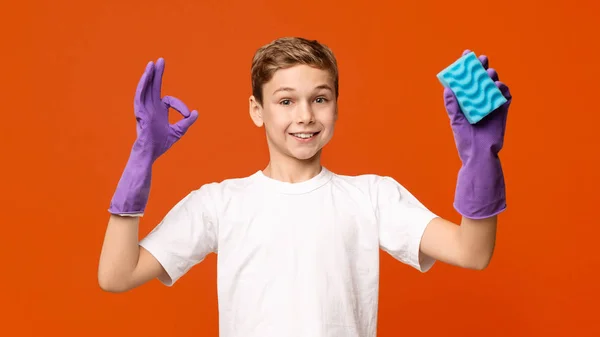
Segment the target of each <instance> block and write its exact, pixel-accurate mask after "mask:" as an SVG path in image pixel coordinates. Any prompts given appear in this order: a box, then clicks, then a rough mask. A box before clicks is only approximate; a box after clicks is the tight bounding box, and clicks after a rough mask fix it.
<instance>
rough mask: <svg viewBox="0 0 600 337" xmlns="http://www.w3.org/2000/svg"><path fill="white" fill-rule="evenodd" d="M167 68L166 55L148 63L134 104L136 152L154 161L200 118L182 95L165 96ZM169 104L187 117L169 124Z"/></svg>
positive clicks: (151, 161)
mask: <svg viewBox="0 0 600 337" xmlns="http://www.w3.org/2000/svg"><path fill="white" fill-rule="evenodd" d="M164 68H165V62H164V60H163V59H162V58H160V59H158V61H157V62H156V65H154V64H153V62H149V63H148V65H147V66H146V71H145V72H144V74H143V75H142V77H141V79H140V81H139V83H138V87H137V91H136V93H135V99H134V105H133V108H134V112H135V117H136V120H137V139H136V141H135V144H134V152H135V153H136V155H139V156H141V157H143V158H144V159H145V160H148V161H149V162H150V163H153V162H154V161H155V160H156V159H158V157H160V156H161V155H162V154H163V153H165V152H166V151H167V150H168V149H169V148H171V146H172V145H173V144H174V143H175V142H177V141H178V140H179V139H180V138H181V137H182V136H183V135H184V134H185V133H186V132H187V130H188V128H189V127H190V126H191V125H192V124H193V123H194V122H195V121H196V119H197V118H198V112H197V111H196V110H194V111H192V112H191V113H190V111H189V109H188V108H187V106H186V105H185V104H184V103H183V102H182V101H180V100H179V99H177V98H175V97H171V96H165V97H164V98H162V99H161V87H162V77H163V73H164ZM169 108H173V109H175V110H177V111H179V113H181V114H182V115H183V117H184V118H183V119H182V120H180V121H179V122H177V123H175V124H169Z"/></svg>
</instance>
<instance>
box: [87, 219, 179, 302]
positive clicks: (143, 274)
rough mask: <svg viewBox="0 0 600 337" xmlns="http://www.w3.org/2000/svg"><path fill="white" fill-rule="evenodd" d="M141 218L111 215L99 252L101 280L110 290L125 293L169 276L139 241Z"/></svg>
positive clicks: (104, 287)
mask: <svg viewBox="0 0 600 337" xmlns="http://www.w3.org/2000/svg"><path fill="white" fill-rule="evenodd" d="M138 228H139V217H130V216H119V215H114V214H111V216H110V219H109V221H108V227H107V229H106V234H105V236H104V244H103V245H102V252H101V253H100V264H99V268H98V283H99V285H100V288H102V289H103V290H104V291H108V292H115V293H119V292H125V291H128V290H131V289H133V288H136V287H138V286H140V285H142V284H144V283H146V282H148V281H150V280H152V279H154V278H157V277H158V278H162V277H168V275H167V273H166V271H165V269H164V268H163V267H162V265H161V264H160V263H159V262H158V260H157V259H156V258H154V256H152V254H150V253H149V252H148V251H147V250H145V249H144V248H143V247H141V246H139V244H138Z"/></svg>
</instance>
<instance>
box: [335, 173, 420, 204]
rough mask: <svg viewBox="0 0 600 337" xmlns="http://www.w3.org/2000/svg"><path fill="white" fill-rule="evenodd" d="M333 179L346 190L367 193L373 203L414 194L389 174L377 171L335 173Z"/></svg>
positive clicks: (408, 196)
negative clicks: (350, 173)
mask: <svg viewBox="0 0 600 337" xmlns="http://www.w3.org/2000/svg"><path fill="white" fill-rule="evenodd" d="M332 180H333V181H334V183H336V185H338V186H341V187H343V188H344V190H346V191H349V190H355V191H358V192H359V193H361V194H363V195H365V196H366V197H368V198H369V199H370V201H371V203H372V204H373V205H375V204H378V203H380V202H382V201H385V200H390V199H399V198H410V197H412V194H411V193H410V192H409V191H408V189H407V188H406V187H405V186H404V185H402V184H401V183H400V182H398V180H396V179H395V178H393V177H391V176H389V175H381V174H375V173H364V174H358V175H345V174H334V175H333V179H332Z"/></svg>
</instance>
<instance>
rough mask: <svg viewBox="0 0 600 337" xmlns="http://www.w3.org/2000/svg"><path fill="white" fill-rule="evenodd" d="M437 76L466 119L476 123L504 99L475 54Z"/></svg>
mask: <svg viewBox="0 0 600 337" xmlns="http://www.w3.org/2000/svg"><path fill="white" fill-rule="evenodd" d="M438 79H439V80H440V82H441V83H442V84H443V85H444V86H445V87H448V88H450V89H451V90H452V92H454V95H455V96H456V99H457V100H458V103H459V105H460V108H461V110H462V111H463V113H464V115H465V117H466V118H467V120H468V121H469V122H470V123H471V124H474V123H477V122H478V121H480V120H481V119H482V118H484V117H485V116H487V115H488V114H489V113H490V112H492V111H494V110H496V109H497V108H498V107H499V106H501V105H502V104H504V103H505V102H506V98H505V97H504V96H503V95H502V92H500V90H499V89H498V87H496V85H495V84H494V81H493V80H492V79H491V78H490V77H489V75H488V74H487V72H486V70H485V69H484V68H483V65H482V64H481V62H480V61H479V59H478V58H477V57H476V56H475V53H473V52H471V53H469V54H467V55H464V56H463V57H461V58H460V59H458V60H457V61H456V62H454V63H453V64H451V65H450V66H448V67H447V68H446V69H444V70H443V71H441V72H440V73H439V74H438Z"/></svg>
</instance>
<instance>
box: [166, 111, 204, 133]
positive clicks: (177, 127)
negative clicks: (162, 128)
mask: <svg viewBox="0 0 600 337" xmlns="http://www.w3.org/2000/svg"><path fill="white" fill-rule="evenodd" d="M197 119H198V111H196V110H194V111H192V112H190V114H189V115H188V116H187V117H184V118H183V119H181V120H180V121H178V122H177V123H175V124H173V125H172V126H171V127H172V128H173V131H174V132H175V134H176V135H177V136H178V137H182V136H183V135H184V134H185V133H186V132H187V130H188V129H189V128H190V126H192V124H194V122H195V121H196V120H197Z"/></svg>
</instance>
